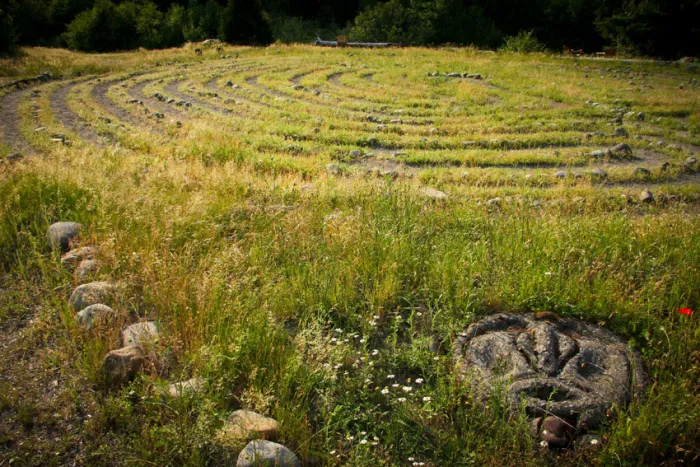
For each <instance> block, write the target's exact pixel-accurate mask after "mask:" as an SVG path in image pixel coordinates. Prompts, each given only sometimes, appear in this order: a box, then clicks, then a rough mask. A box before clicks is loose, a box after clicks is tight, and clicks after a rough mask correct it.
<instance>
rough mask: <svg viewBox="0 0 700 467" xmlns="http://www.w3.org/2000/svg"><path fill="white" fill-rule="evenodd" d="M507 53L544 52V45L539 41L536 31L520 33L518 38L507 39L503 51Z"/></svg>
mask: <svg viewBox="0 0 700 467" xmlns="http://www.w3.org/2000/svg"><path fill="white" fill-rule="evenodd" d="M502 50H505V51H507V52H520V53H533V52H542V51H543V50H544V44H542V43H541V42H540V41H538V40H537V37H535V32H534V31H520V32H519V33H518V35H517V36H510V37H506V39H505V44H504V45H503V49H502Z"/></svg>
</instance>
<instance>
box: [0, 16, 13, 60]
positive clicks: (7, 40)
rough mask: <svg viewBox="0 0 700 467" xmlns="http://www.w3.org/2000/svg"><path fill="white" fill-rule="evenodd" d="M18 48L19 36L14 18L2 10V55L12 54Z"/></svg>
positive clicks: (0, 33)
mask: <svg viewBox="0 0 700 467" xmlns="http://www.w3.org/2000/svg"><path fill="white" fill-rule="evenodd" d="M16 48H17V35H16V33H15V26H14V24H13V21H12V17H11V16H10V15H9V14H7V12H5V11H4V10H2V9H0V55H5V54H12V53H14V52H15V50H16Z"/></svg>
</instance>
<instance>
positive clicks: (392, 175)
mask: <svg viewBox="0 0 700 467" xmlns="http://www.w3.org/2000/svg"><path fill="white" fill-rule="evenodd" d="M379 176H380V177H384V178H389V179H391V180H396V179H397V178H399V172H398V171H397V170H394V169H386V170H382V171H381V172H379Z"/></svg>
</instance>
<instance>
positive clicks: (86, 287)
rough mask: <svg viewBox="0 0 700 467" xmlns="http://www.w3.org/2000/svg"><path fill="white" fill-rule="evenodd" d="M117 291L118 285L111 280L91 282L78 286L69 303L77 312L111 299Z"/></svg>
mask: <svg viewBox="0 0 700 467" xmlns="http://www.w3.org/2000/svg"><path fill="white" fill-rule="evenodd" d="M115 292H116V286H115V285H114V284H111V283H109V282H90V283H88V284H83V285H79V286H78V287H76V288H75V290H73V293H72V294H71V296H70V298H69V299H68V303H69V304H70V306H71V308H73V309H74V310H75V311H76V312H77V311H81V310H83V309H84V308H87V307H88V306H90V305H95V304H98V303H106V302H109V301H111V299H112V297H113V295H114V293H115Z"/></svg>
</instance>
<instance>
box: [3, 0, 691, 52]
mask: <svg viewBox="0 0 700 467" xmlns="http://www.w3.org/2000/svg"><path fill="white" fill-rule="evenodd" d="M697 18H700V0H676V1H668V0H332V1H323V0H3V3H0V53H3V54H7V53H12V52H13V51H15V50H16V49H17V47H18V46H19V45H44V46H56V47H68V48H71V49H74V50H80V51H88V52H106V51H114V50H129V49H134V48H138V47H144V48H149V49H152V48H164V47H175V46H179V45H181V44H183V43H185V42H190V41H201V40H204V39H208V38H218V39H221V40H223V41H226V42H229V43H232V44H245V45H265V44H269V43H271V42H274V41H280V42H287V43H289V42H311V41H313V40H314V39H315V38H316V37H317V36H323V37H325V38H334V37H335V36H336V35H337V34H346V35H347V36H348V37H349V38H350V40H361V41H389V42H401V43H403V44H406V45H438V44H455V45H474V46H477V47H484V48H492V49H493V48H499V47H503V46H504V45H505V44H508V47H510V48H515V49H516V50H523V51H534V50H542V49H545V48H547V49H551V50H561V48H562V47H563V46H565V45H566V46H569V47H571V48H574V49H583V50H585V51H588V52H594V51H598V50H602V49H603V48H604V47H616V48H617V49H618V50H619V51H620V52H623V53H627V54H631V55H645V56H655V57H663V58H671V59H673V58H679V57H681V56H688V55H690V56H692V55H697V54H698V49H699V48H700V24H698V23H700V22H699V21H698V20H697Z"/></svg>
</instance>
